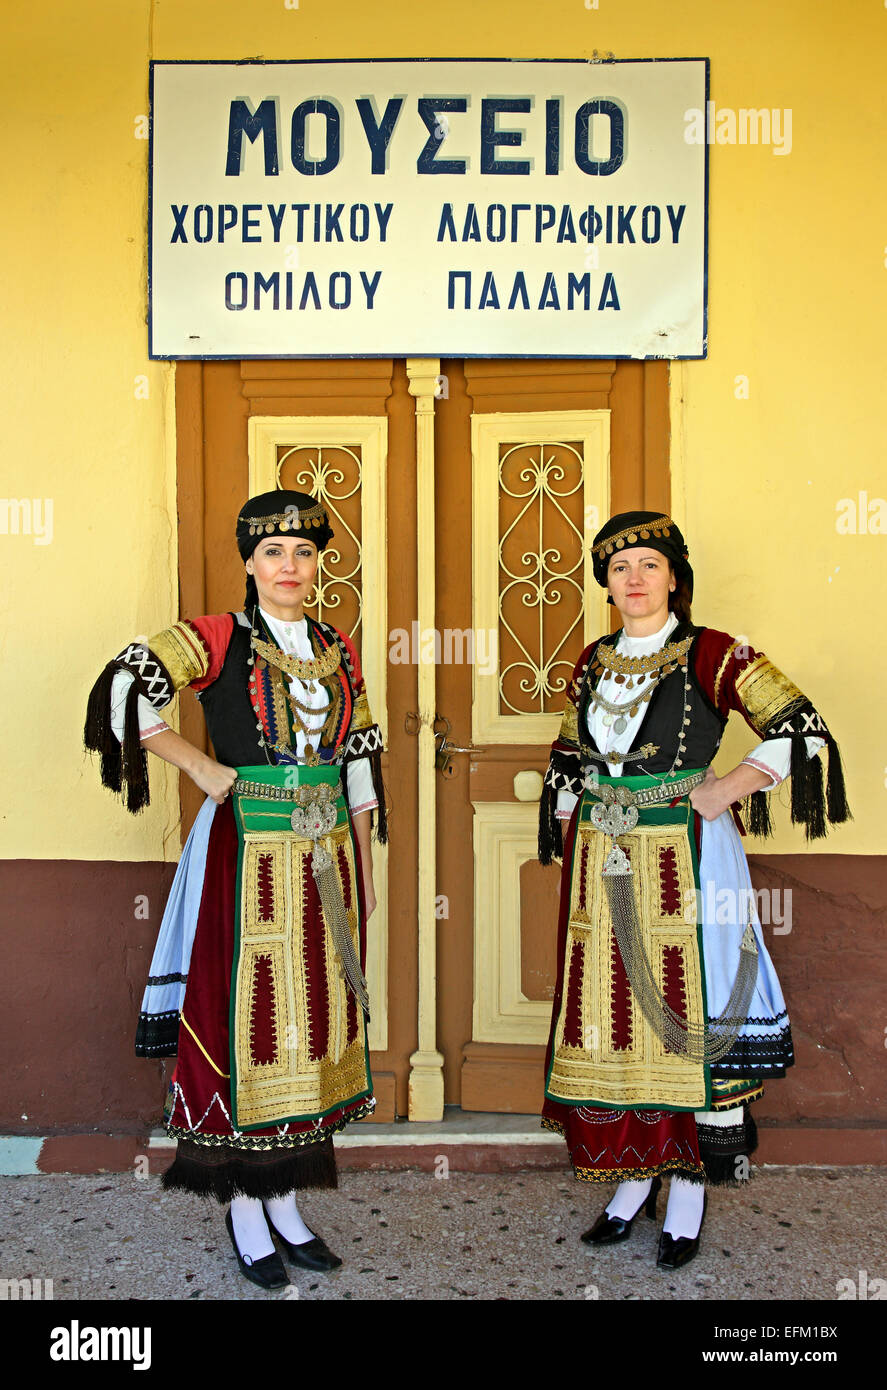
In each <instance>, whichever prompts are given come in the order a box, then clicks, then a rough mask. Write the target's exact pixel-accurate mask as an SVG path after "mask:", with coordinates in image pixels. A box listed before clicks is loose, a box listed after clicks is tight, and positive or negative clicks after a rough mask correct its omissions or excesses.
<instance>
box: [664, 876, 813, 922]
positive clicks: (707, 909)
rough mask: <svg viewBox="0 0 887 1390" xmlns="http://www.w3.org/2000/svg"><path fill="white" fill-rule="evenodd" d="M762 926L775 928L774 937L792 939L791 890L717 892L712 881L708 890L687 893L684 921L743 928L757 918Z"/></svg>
mask: <svg viewBox="0 0 887 1390" xmlns="http://www.w3.org/2000/svg"><path fill="white" fill-rule="evenodd" d="M756 917H757V920H758V921H759V922H760V923H761V925H762V926H772V927H773V935H774V936H788V934H789V932H790V931H791V929H792V890H791V889H790V888H717V889H716V888H715V885H714V883H712V882H711V880H709V881H708V882H707V883H706V885H705V887H704V888H687V889H686V890H685V892H684V921H685V922H705V923H707V924H708V925H709V926H718V927H741V926H745V925H746V923H748V922H754V920H755V918H756Z"/></svg>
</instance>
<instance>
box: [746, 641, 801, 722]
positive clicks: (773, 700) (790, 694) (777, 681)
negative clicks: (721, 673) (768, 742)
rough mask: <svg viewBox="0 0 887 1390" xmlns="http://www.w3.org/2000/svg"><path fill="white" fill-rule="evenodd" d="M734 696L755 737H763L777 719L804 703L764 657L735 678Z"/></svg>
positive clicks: (793, 688) (789, 682)
mask: <svg viewBox="0 0 887 1390" xmlns="http://www.w3.org/2000/svg"><path fill="white" fill-rule="evenodd" d="M736 695H737V697H738V699H739V700H740V701H741V703H742V707H743V709H744V710H745V712H746V714H747V715H748V717H749V720H750V722H751V725H752V727H753V729H754V730H755V732H756V733H758V734H766V732H767V730H768V729H769V728H770V726H771V724H774V723H775V722H776V720H777V718H778V717H779V716H780V715H783V716H784V715H786V714H788V713H789V712H790V711H791V710H794V709H795V708H797V706H798V705H802V704H804V703H805V701H806V699H807V697H806V695H805V694H804V692H803V691H802V690H799V689H798V687H797V686H796V685H793V684H792V682H791V681H790V680H789V678H788V676H784V675H783V674H782V672H781V671H779V670H777V668H776V667H775V666H774V665H773V663H772V661H768V660H767V658H766V657H765V656H759V657H756V658H755V660H754V661H752V662H751V663H750V664H749V665H748V666H747V667H746V668H745V670H744V671H743V672H742V673H741V674H740V675H739V676H737V678H736Z"/></svg>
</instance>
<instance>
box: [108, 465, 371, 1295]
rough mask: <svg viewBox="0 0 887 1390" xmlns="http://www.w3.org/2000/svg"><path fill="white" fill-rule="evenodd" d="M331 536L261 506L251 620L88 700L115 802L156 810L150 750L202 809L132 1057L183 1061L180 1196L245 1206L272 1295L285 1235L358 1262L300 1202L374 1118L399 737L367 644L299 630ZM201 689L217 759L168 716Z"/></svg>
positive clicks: (306, 513)
mask: <svg viewBox="0 0 887 1390" xmlns="http://www.w3.org/2000/svg"><path fill="white" fill-rule="evenodd" d="M332 534H333V532H332V529H331V527H330V524H329V518H328V515H327V511H326V508H325V507H324V506H323V504H322V503H320V502H318V501H317V500H316V499H315V498H313V497H311V496H309V495H307V494H305V493H301V492H292V491H282V490H280V491H275V492H269V493H264V494H262V495H261V496H259V497H254V498H252V499H251V500H250V501H249V502H247V504H246V505H245V506H244V507H243V508H242V510H241V512H240V515H239V516H238V518H237V528H236V538H237V545H238V548H239V550H240V554H241V557H242V558H243V560H244V563H245V569H246V574H247V587H246V601H245V604H244V611H243V612H241V613H225V614H222V615H220V616H211V617H202V618H194V619H190V620H189V619H183V620H182V621H181V622H178V623H176V624H175V626H174V627H172V628H169V629H168V630H167V631H165V632H162V633H160V634H159V635H158V636H157V637H154V638H152V639H151V640H150V642H149V643H148V644H147V646H143V645H140V644H138V643H134V644H131V645H130V646H128V647H127V648H126V649H125V650H124V651H123V652H121V653H120V655H119V656H118V657H116V658H115V659H114V660H113V661H111V662H109V664H108V665H107V666H106V668H105V670H104V671H103V673H102V675H101V676H100V677H99V679H98V681H97V682H96V684H95V686H94V687H93V690H92V693H91V695H90V700H89V709H88V713H87V720H86V729H85V741H86V746H87V747H88V748H90V749H92V750H94V751H97V752H99V753H100V754H101V770H102V781H103V783H104V785H105V786H107V787H110V788H111V789H112V790H114V791H117V792H121V793H122V794H123V795H124V796H125V800H126V805H127V808H128V809H129V810H130V811H133V812H137V811H139V810H141V809H142V808H143V807H144V806H147V804H148V799H149V798H148V769H147V758H146V755H145V748H149V749H151V751H152V752H155V753H157V754H158V756H159V757H161V758H163V759H164V760H165V761H166V762H170V763H172V764H174V765H175V766H176V767H179V768H181V769H182V770H183V771H185V772H187V773H188V774H189V776H190V777H191V778H192V780H193V781H194V782H195V783H196V784H197V786H198V787H200V789H201V790H202V791H203V792H205V793H206V800H205V802H204V803H203V806H202V808H201V810H200V812H199V814H198V816H197V819H196V820H195V823H194V826H193V829H192V830H191V833H190V835H189V836H188V840H187V843H186V845H185V848H184V850H183V853H182V858H181V861H180V863H179V866H178V869H177V872H176V875H175V878H174V881H173V885H172V889H171V892H170V897H169V900H168V903H167V908H166V911H165V913H164V917H163V923H162V926H161V930H160V935H159V938H158V942H157V948H156V951H155V954H154V958H153V961H152V964H151V970H150V975H149V979H148V985H147V989H146V991H145V996H144V1000H143V1003H142V1010H141V1014H140V1017H139V1025H138V1033H137V1038H136V1052H137V1054H138V1055H139V1056H143V1057H169V1056H177V1057H178V1061H177V1063H176V1066H175V1070H174V1072H173V1075H172V1080H171V1082H170V1087H169V1094H168V1097H167V1102H166V1106H165V1118H166V1128H167V1131H168V1132H169V1134H170V1135H172V1136H174V1137H175V1139H176V1140H177V1141H178V1142H177V1148H176V1157H175V1161H174V1162H173V1164H172V1166H171V1167H170V1168H169V1169H168V1171H167V1172H166V1173H165V1174H164V1176H163V1185H164V1187H166V1188H179V1189H183V1190H186V1191H190V1192H195V1193H198V1194H201V1195H204V1196H212V1197H214V1198H216V1199H217V1200H218V1201H219V1202H222V1203H230V1207H229V1210H228V1213H227V1215H226V1224H227V1227H228V1231H229V1234H230V1236H231V1240H232V1243H233V1245H234V1249H235V1252H236V1254H237V1258H238V1261H239V1264H240V1267H241V1270H242V1271H243V1273H244V1274H245V1275H246V1276H247V1278H249V1279H251V1280H252V1281H253V1282H254V1283H257V1284H259V1285H260V1286H262V1287H264V1288H276V1287H279V1286H280V1285H282V1284H285V1283H287V1276H286V1271H285V1269H284V1266H283V1263H282V1261H281V1258H280V1256H279V1255H278V1254H277V1252H276V1250H275V1247H274V1243H273V1240H272V1236H271V1231H275V1232H276V1233H277V1235H278V1237H279V1238H280V1242H281V1245H282V1246H283V1248H284V1250H285V1251H286V1253H287V1255H288V1257H289V1259H290V1261H291V1262H292V1263H294V1264H296V1265H298V1266H301V1267H303V1268H306V1269H311V1270H319V1271H326V1270H330V1269H334V1268H336V1267H337V1266H338V1265H340V1264H341V1260H339V1259H338V1257H337V1256H335V1255H333V1254H332V1252H331V1251H330V1250H329V1249H328V1248H327V1246H326V1244H325V1243H324V1241H323V1240H322V1239H321V1238H320V1237H319V1236H317V1235H315V1233H314V1232H313V1231H311V1230H309V1228H308V1227H307V1226H306V1225H305V1223H304V1221H303V1220H302V1218H301V1215H300V1213H299V1209H298V1206H297V1202H296V1192H297V1191H299V1190H301V1189H304V1188H312V1187H335V1186H336V1161H335V1156H334V1153H333V1143H332V1135H333V1134H334V1133H335V1132H336V1131H337V1130H341V1129H342V1128H344V1126H345V1125H346V1124H347V1123H348V1122H349V1121H351V1120H359V1119H361V1118H362V1117H363V1116H365V1115H367V1114H369V1113H370V1111H371V1110H372V1109H373V1106H374V1104H375V1102H374V1100H373V1096H372V1079H371V1076H370V1068H369V1053H368V1049H367V1037H366V1023H367V1020H368V1014H369V1000H368V998H367V989H366V981H365V978H364V973H363V971H364V966H365V951H366V934H365V928H366V920H367V918H368V916H369V915H370V913H371V912H372V910H373V908H374V906H375V897H374V894H373V878H372V858H371V854H370V832H371V821H372V815H373V812H374V811H376V813H377V818H378V824H377V832H376V833H377V836H378V838H379V839H380V840H385V839H386V838H387V830H386V818H385V803H384V796H383V791H382V781H381V764H380V755H381V749H382V740H381V734H380V731H379V727H378V725H377V724H375V723H374V722H373V718H372V715H371V713H370V709H369V705H368V703H367V695H366V692H365V690H364V682H363V678H362V675H361V670H360V662H359V660H358V657H357V653H356V652H355V649H354V646H353V645H352V643H351V642H350V640H349V639H348V638H347V637H346V636H345V635H344V633H341V632H339V631H337V629H336V628H335V627H333V626H332V625H331V624H329V623H323V622H317V621H315V620H314V619H313V618H310V617H308V616H307V615H306V614H305V612H304V605H305V603H306V602H308V601H309V596H310V594H311V591H312V588H313V585H314V580H315V575H316V572H317V566H318V555H319V551H321V550H322V549H323V548H324V547H325V546H326V545H327V544H328V542H329V540H330V538H331V537H332ZM185 685H190V686H191V688H192V689H193V690H194V691H196V692H197V697H198V699H199V700H200V703H201V705H202V707H203V712H204V716H205V718H206V723H207V728H208V731H209V735H210V738H211V740H212V745H213V749H214V753H215V756H214V757H211V756H209V755H207V754H205V753H203V752H201V751H200V750H198V749H197V748H195V747H194V746H193V745H192V744H190V743H188V742H187V740H185V739H183V738H181V737H180V736H179V735H178V734H177V733H175V732H174V731H173V730H172V729H170V728H169V727H168V726H167V725H166V723H165V722H164V721H163V720H162V719H160V717H159V714H158V711H159V710H161V709H163V708H164V706H165V705H167V704H168V703H169V701H170V700H171V699H172V697H173V695H174V694H175V692H176V691H177V690H180V689H181V688H182V687H183V686H185ZM266 1217H267V1220H266ZM269 1228H270V1229H269Z"/></svg>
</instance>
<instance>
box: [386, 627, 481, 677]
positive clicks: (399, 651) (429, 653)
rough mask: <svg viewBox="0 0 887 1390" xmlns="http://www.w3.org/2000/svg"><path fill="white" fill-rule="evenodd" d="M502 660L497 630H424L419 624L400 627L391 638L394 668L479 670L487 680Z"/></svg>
mask: <svg viewBox="0 0 887 1390" xmlns="http://www.w3.org/2000/svg"><path fill="white" fill-rule="evenodd" d="M498 659H499V645H498V634H497V632H496V629H495V628H485V627H479V628H471V627H466V628H459V627H445V628H444V629H443V632H440V631H439V630H438V629H437V628H436V627H425V628H422V629H421V630H420V628H419V624H418V622H416V621H414V622H412V623H411V624H410V630H409V632H408V631H407V629H406V628H405V627H396V628H393V629H392V631H391V632H390V633H389V634H388V660H389V661H390V662H391V664H392V666H410V665H412V666H418V665H420V664H421V665H423V666H432V665H433V666H439V665H440V664H441V662H443V663H444V664H445V665H447V666H451V665H452V666H466V665H467V666H476V667H477V669H478V670H479V671H480V672H481V674H482V675H484V676H492V675H494V674H495V671H496V667H497V662H498Z"/></svg>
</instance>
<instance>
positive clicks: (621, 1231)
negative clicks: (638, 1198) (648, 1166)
mask: <svg viewBox="0 0 887 1390" xmlns="http://www.w3.org/2000/svg"><path fill="white" fill-rule="evenodd" d="M628 1181H629V1182H630V1181H631V1179H630V1178H629V1179H628ZM661 1186H662V1179H661V1178H654V1179H653V1182H652V1185H651V1187H650V1191H649V1192H648V1193H647V1196H646V1197H645V1198H644V1201H643V1203H642V1204H641V1205H642V1206H643V1209H644V1213H645V1215H646V1216H649V1218H650V1220H651V1221H655V1220H656V1203H657V1201H658V1200H659V1189H660V1188H661ZM640 1209H641V1208H640V1207H638V1211H636V1212H635V1214H634V1216H637V1214H638V1212H639V1211H640ZM634 1216H630V1217H629V1218H628V1220H627V1221H626V1220H625V1218H624V1217H622V1216H608V1215H607V1212H606V1209H604V1210H603V1211H602V1212H601V1214H600V1216H599V1217H598V1219H597V1221H595V1223H594V1225H593V1226H592V1228H591V1230H590V1231H586V1232H585V1234H584V1235H583V1236H580V1237H579V1239H580V1240H582V1241H584V1242H585V1244H586V1245H615V1244H616V1243H617V1241H620V1240H628V1237H629V1236H630V1235H631V1223H632V1222H633V1221H634Z"/></svg>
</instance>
